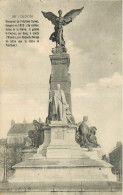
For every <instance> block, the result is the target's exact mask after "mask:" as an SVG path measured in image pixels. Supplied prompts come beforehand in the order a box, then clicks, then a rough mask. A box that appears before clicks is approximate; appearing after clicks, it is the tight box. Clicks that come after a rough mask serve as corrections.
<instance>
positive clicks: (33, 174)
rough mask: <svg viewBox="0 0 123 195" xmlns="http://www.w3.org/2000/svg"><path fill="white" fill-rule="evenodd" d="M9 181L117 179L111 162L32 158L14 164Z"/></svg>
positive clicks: (85, 159)
mask: <svg viewBox="0 0 123 195" xmlns="http://www.w3.org/2000/svg"><path fill="white" fill-rule="evenodd" d="M14 168H15V169H16V172H15V174H14V176H13V177H12V178H11V179H10V180H9V182H12V183H13V182H23V181H25V182H53V181H54V182H55V181H59V182H61V181H62V182H63V181H64V182H66V181H67V182H68V181H73V182H74V181H116V177H115V175H113V174H112V172H111V168H110V164H108V163H106V162H104V161H99V160H93V159H90V158H87V157H86V158H83V159H47V158H42V159H30V160H27V161H25V162H22V163H19V164H17V165H15V166H14Z"/></svg>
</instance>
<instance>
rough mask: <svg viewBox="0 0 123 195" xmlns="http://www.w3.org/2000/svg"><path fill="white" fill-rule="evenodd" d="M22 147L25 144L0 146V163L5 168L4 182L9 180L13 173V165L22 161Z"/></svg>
mask: <svg viewBox="0 0 123 195" xmlns="http://www.w3.org/2000/svg"><path fill="white" fill-rule="evenodd" d="M22 149H23V145H20V144H12V145H7V144H6V145H4V146H3V147H1V148H0V165H1V167H2V168H3V170H4V176H3V181H4V182H7V178H8V177H10V176H11V175H12V174H13V172H14V169H13V168H12V166H13V165H15V164H17V163H19V162H21V161H22Z"/></svg>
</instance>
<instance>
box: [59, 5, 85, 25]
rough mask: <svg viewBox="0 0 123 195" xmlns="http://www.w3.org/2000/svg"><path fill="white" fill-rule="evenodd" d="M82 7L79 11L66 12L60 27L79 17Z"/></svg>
mask: <svg viewBox="0 0 123 195" xmlns="http://www.w3.org/2000/svg"><path fill="white" fill-rule="evenodd" d="M83 8H84V7H82V8H80V9H73V10H71V11H70V12H68V13H67V14H65V15H64V17H63V23H62V25H63V26H65V25H67V24H69V23H70V22H72V21H73V19H74V18H75V17H76V16H77V15H79V14H80V13H81V11H82V10H83Z"/></svg>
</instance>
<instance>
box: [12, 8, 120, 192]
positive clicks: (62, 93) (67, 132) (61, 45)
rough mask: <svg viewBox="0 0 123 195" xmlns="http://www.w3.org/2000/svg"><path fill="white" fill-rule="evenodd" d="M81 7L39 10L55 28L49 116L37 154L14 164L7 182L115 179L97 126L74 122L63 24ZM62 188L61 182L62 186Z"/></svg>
mask: <svg viewBox="0 0 123 195" xmlns="http://www.w3.org/2000/svg"><path fill="white" fill-rule="evenodd" d="M82 10H83V8H81V9H76V10H72V11H70V12H68V13H67V14H66V15H65V16H64V17H62V11H61V10H59V11H58V13H59V17H57V16H56V15H55V14H53V13H51V12H42V13H43V15H44V17H45V18H47V19H48V20H50V21H51V22H52V23H53V25H54V26H55V27H54V30H55V32H53V33H52V34H51V36H50V40H52V41H53V42H56V47H55V48H53V49H52V53H53V54H52V55H50V61H51V75H50V80H49V84H50V90H49V105H48V116H47V118H46V123H45V124H44V126H42V127H41V128H43V136H44V142H43V143H42V145H40V146H39V148H38V150H37V154H35V155H34V156H33V157H31V158H29V159H27V160H26V161H24V162H21V163H19V164H16V165H15V166H14V169H15V170H16V172H15V174H14V175H13V176H12V178H11V179H10V181H9V182H12V183H14V182H15V183H16V182H23V181H24V182H54V183H55V184H56V183H57V182H60V183H61V182H64V183H65V185H67V183H69V182H74V184H75V182H83V181H84V182H98V181H100V182H110V181H112V182H114V181H116V177H115V176H114V175H113V174H112V172H111V167H112V166H111V165H110V164H109V163H107V162H105V161H103V160H101V147H100V145H99V144H98V142H97V138H96V131H97V128H96V127H95V126H94V127H89V125H88V124H87V121H88V117H87V116H84V117H83V121H82V122H80V123H79V124H78V125H77V124H75V120H74V117H73V115H72V104H71V90H70V88H71V76H70V73H69V65H70V56H69V54H68V53H67V49H66V47H65V40H64V37H63V26H65V25H67V24H69V23H70V22H72V21H73V19H74V18H75V17H76V16H77V15H79V14H80V13H81V12H82ZM61 188H62V186H61Z"/></svg>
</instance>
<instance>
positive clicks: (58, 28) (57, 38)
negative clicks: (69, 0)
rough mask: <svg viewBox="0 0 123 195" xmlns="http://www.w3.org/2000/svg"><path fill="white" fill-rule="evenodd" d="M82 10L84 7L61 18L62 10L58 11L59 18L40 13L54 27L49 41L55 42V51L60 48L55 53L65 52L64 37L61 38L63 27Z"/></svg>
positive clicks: (51, 14) (48, 13) (47, 13)
mask: <svg viewBox="0 0 123 195" xmlns="http://www.w3.org/2000/svg"><path fill="white" fill-rule="evenodd" d="M83 8H84V7H82V8H80V9H73V10H71V11H70V12H68V13H67V14H65V15H64V16H63V17H62V10H59V11H58V14H59V16H56V15H55V14H53V13H52V12H43V11H42V13H43V15H44V17H45V18H47V19H48V20H50V21H51V22H52V24H53V25H54V26H55V27H54V32H53V33H52V34H51V36H50V38H49V39H50V40H51V41H53V42H56V49H58V48H60V50H57V51H62V52H66V48H65V41H64V37H63V26H66V25H67V24H69V23H70V22H72V21H73V19H74V18H75V17H76V16H77V15H79V14H80V13H81V11H82V10H83ZM52 52H53V51H52ZM55 52H56V50H55ZM56 53H57V52H56ZM58 53H59V52H58Z"/></svg>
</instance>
